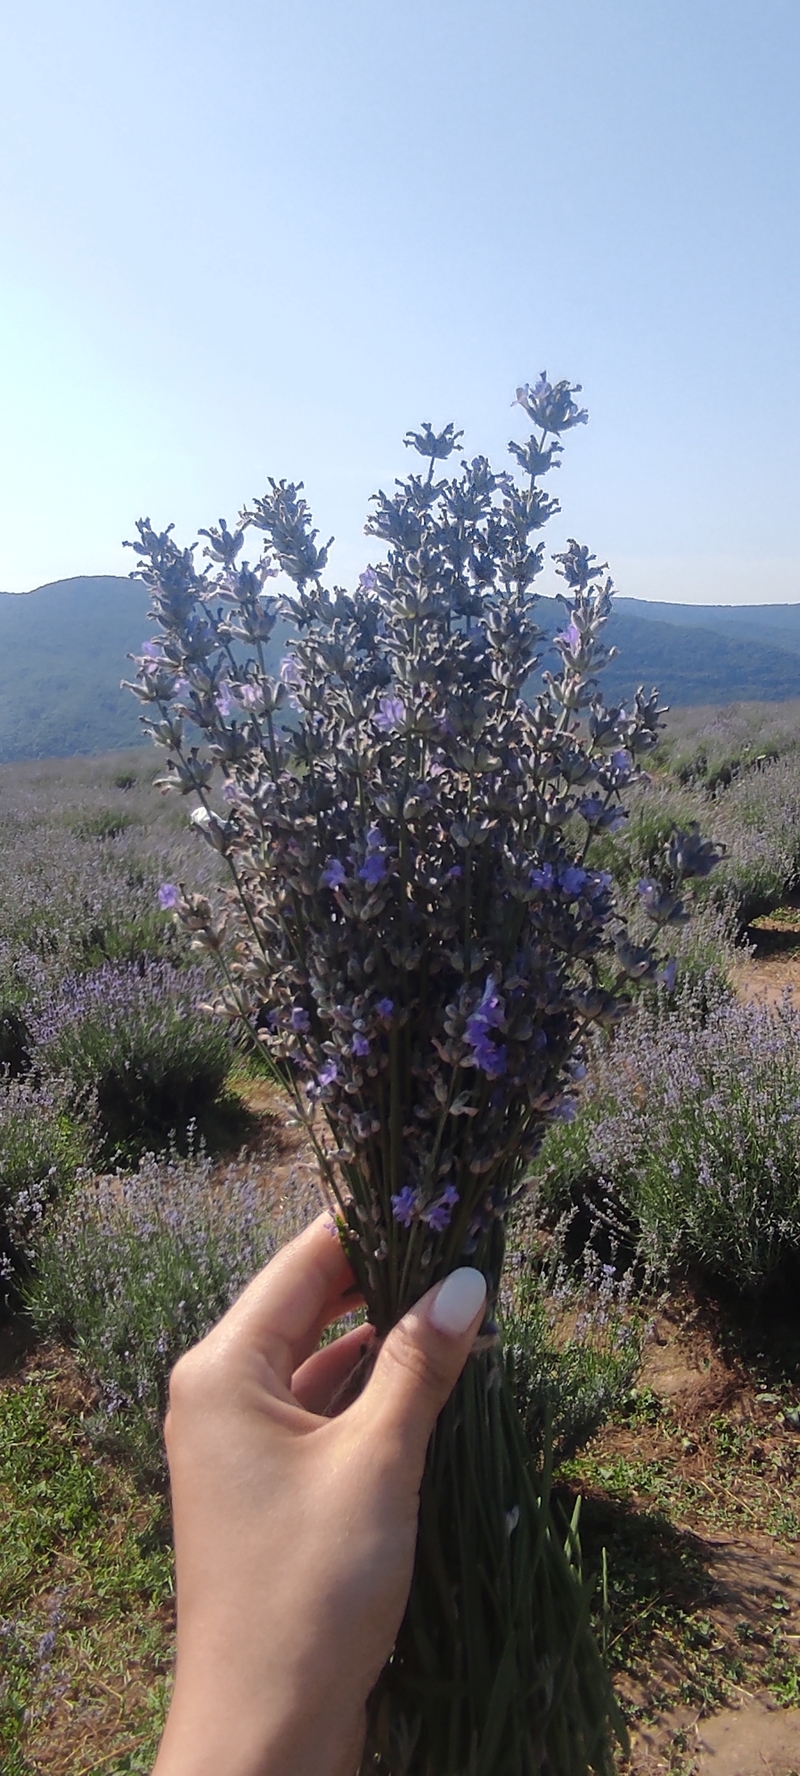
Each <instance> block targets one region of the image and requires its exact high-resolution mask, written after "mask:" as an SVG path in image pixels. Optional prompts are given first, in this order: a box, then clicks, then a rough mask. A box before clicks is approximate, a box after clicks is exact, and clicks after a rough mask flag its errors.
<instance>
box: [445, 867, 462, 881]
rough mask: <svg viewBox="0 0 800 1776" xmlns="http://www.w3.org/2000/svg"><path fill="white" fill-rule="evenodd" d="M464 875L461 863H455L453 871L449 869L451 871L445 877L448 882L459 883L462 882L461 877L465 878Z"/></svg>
mask: <svg viewBox="0 0 800 1776" xmlns="http://www.w3.org/2000/svg"><path fill="white" fill-rule="evenodd" d="M463 874H464V871H463V869H462V867H461V864H460V863H454V864H453V866H452V869H449V870H448V871H447V875H446V877H445V881H447V882H458V881H460V880H461V877H462V876H463Z"/></svg>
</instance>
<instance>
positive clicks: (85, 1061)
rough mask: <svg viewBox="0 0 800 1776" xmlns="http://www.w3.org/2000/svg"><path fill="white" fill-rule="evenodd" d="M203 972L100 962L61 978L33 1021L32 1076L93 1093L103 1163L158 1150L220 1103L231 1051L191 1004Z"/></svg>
mask: <svg viewBox="0 0 800 1776" xmlns="http://www.w3.org/2000/svg"><path fill="white" fill-rule="evenodd" d="M207 988H208V983H207V979H206V976H205V973H204V971H203V970H202V969H199V968H194V969H183V970H177V969H175V968H173V967H171V966H170V965H169V963H165V962H148V963H145V964H143V965H141V966H135V965H130V966H128V967H127V968H119V967H115V966H113V964H111V963H105V964H104V965H103V966H102V967H101V968H98V969H95V970H93V971H92V972H90V973H89V974H86V975H72V976H68V977H67V978H66V979H65V980H63V981H62V982H61V984H60V986H59V988H58V990H57V991H56V992H55V993H54V994H53V995H52V997H51V998H50V999H49V1001H48V1003H47V1005H46V1006H45V1008H44V1010H43V1011H42V1012H41V1013H40V1015H39V1016H38V1017H37V1018H34V1019H33V1020H32V1021H31V1034H32V1058H33V1063H34V1065H35V1067H36V1068H37V1070H39V1071H41V1072H42V1073H44V1074H45V1075H48V1076H50V1077H57V1078H64V1079H67V1080H69V1081H70V1084H71V1087H72V1092H73V1094H74V1095H77V1097H78V1098H79V1099H80V1098H81V1097H84V1096H85V1095H86V1094H87V1092H91V1094H92V1098H93V1101H94V1103H95V1105H96V1110H97V1116H98V1120H99V1125H100V1129H101V1131H102V1134H103V1136H104V1143H105V1151H106V1157H113V1156H114V1155H115V1154H118V1153H121V1154H125V1155H128V1156H130V1155H131V1154H132V1153H134V1152H137V1151H138V1152H141V1151H142V1149H143V1147H145V1146H146V1144H147V1143H148V1142H150V1143H153V1142H155V1143H157V1144H159V1145H161V1146H162V1147H163V1146H164V1145H165V1144H166V1141H167V1139H168V1137H169V1136H170V1134H171V1133H173V1132H181V1133H185V1131H186V1129H187V1127H188V1125H189V1124H190V1123H191V1122H193V1121H195V1120H196V1119H197V1118H198V1117H200V1116H202V1115H203V1114H204V1113H205V1112H206V1111H207V1110H208V1108H209V1106H211V1105H213V1103H214V1102H215V1100H216V1099H217V1098H218V1097H219V1095H220V1093H221V1091H222V1089H223V1086H224V1084H225V1078H226V1075H227V1073H228V1070H229V1067H230V1063H231V1056H232V1046H231V1041H230V1038H229V1035H228V1033H227V1031H226V1030H225V1028H224V1026H222V1025H221V1024H220V1023H219V1022H217V1021H214V1020H212V1019H211V1018H209V1017H208V1016H207V1015H206V1014H205V1013H204V1012H203V1011H202V1010H201V1009H200V1005H199V1001H200V1000H201V998H202V995H203V992H204V991H207Z"/></svg>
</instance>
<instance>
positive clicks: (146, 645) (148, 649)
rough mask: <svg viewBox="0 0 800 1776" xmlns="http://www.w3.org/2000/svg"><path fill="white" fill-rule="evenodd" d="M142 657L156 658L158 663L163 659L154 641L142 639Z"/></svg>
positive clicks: (146, 658) (147, 658)
mask: <svg viewBox="0 0 800 1776" xmlns="http://www.w3.org/2000/svg"><path fill="white" fill-rule="evenodd" d="M142 657H143V659H145V660H158V662H159V664H160V663H161V662H162V661H163V658H164V655H163V654H162V652H161V649H160V647H159V646H158V645H157V643H156V642H154V641H143V642H142Z"/></svg>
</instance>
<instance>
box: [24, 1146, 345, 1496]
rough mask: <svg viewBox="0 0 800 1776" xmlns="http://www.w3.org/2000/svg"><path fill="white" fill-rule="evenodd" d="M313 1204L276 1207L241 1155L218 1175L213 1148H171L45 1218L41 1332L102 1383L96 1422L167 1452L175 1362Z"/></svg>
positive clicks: (36, 1301) (138, 1446) (147, 1458)
mask: <svg viewBox="0 0 800 1776" xmlns="http://www.w3.org/2000/svg"><path fill="white" fill-rule="evenodd" d="M315 1206H316V1205H315ZM309 1212H311V1213H313V1212H315V1211H314V1209H311V1210H310V1211H309V1209H308V1207H307V1205H304V1204H303V1203H302V1202H300V1203H298V1205H297V1206H296V1207H294V1208H293V1207H291V1206H287V1205H285V1204H284V1205H282V1206H281V1208H280V1209H279V1210H276V1208H275V1206H274V1205H273V1204H270V1202H269V1201H268V1199H267V1197H266V1195H265V1192H264V1189H263V1186H262V1184H261V1183H260V1181H259V1178H258V1175H257V1173H256V1172H255V1171H254V1170H253V1169H252V1168H249V1167H248V1166H247V1165H246V1164H244V1163H243V1162H238V1163H236V1164H235V1165H231V1166H229V1167H228V1168H227V1170H226V1171H225V1172H224V1173H223V1174H222V1175H221V1176H219V1175H217V1174H215V1172H214V1168H213V1166H212V1163H211V1161H210V1159H209V1158H208V1157H207V1156H206V1155H204V1154H203V1153H199V1154H198V1153H197V1152H191V1153H190V1154H189V1156H188V1158H185V1159H181V1158H179V1157H178V1156H177V1155H176V1154H175V1152H174V1151H173V1152H172V1153H171V1154H170V1155H169V1156H168V1157H167V1158H166V1159H161V1160H158V1159H156V1158H154V1157H153V1156H152V1155H148V1156H146V1158H145V1159H144V1160H143V1161H142V1163H141V1165H140V1167H139V1169H138V1171H137V1172H135V1173H134V1174H132V1175H130V1176H127V1177H123V1176H117V1177H116V1178H112V1179H109V1178H106V1179H100V1180H99V1181H95V1182H87V1181H85V1182H83V1183H82V1184H81V1185H80V1186H79V1188H78V1189H77V1190H76V1191H75V1193H74V1195H73V1196H72V1198H71V1199H70V1201H69V1203H68V1204H67V1207H66V1209H65V1211H64V1212H63V1213H62V1214H59V1215H58V1216H53V1217H52V1218H51V1220H50V1221H49V1222H48V1223H46V1224H45V1226H44V1228H43V1230H42V1232H41V1234H40V1236H39V1239H38V1241H37V1249H36V1274H35V1279H34V1281H33V1283H32V1284H31V1287H30V1291H29V1298H28V1299H29V1311H30V1313H31V1315H32V1318H33V1320H34V1323H35V1325H36V1326H37V1328H38V1330H39V1331H40V1332H42V1333H46V1334H49V1335H51V1336H55V1337H61V1338H66V1339H68V1340H69V1342H70V1343H72V1344H74V1346H75V1347H76V1349H77V1352H78V1355H79V1357H80V1358H81V1360H82V1361H83V1362H84V1363H85V1365H86V1367H87V1368H88V1370H89V1373H90V1374H91V1376H92V1377H93V1379H94V1380H95V1382H96V1383H97V1385H98V1387H99V1389H100V1415H99V1420H98V1423H99V1424H100V1425H102V1426H104V1427H105V1430H106V1432H107V1433H109V1434H111V1435H113V1436H114V1437H115V1438H118V1439H119V1440H121V1441H122V1442H123V1443H127V1444H128V1445H129V1446H131V1447H132V1448H133V1449H134V1450H135V1452H136V1453H137V1455H138V1457H139V1460H140V1461H141V1463H142V1464H143V1465H144V1466H145V1467H146V1468H153V1467H157V1466H158V1465H159V1463H160V1461H161V1421H162V1418H163V1413H164V1409H165V1405H166V1389H167V1380H168V1377H169V1372H170V1369H171V1368H172V1365H173V1364H174V1363H175V1362H176V1360H177V1358H178V1357H179V1356H180V1355H181V1352H182V1351H184V1350H186V1349H187V1348H188V1346H189V1345H191V1344H194V1343H195V1342H196V1340H197V1339H199V1338H202V1337H203V1336H204V1335H205V1333H206V1332H207V1331H209V1329H210V1328H211V1326H213V1325H214V1324H215V1323H216V1321H217V1320H218V1319H219V1318H220V1316H221V1315H222V1314H223V1313H224V1312H225V1311H226V1309H227V1308H228V1307H229V1306H230V1304H231V1302H232V1301H233V1300H234V1299H235V1298H236V1296H237V1295H238V1294H239V1293H240V1292H241V1290H242V1289H243V1288H244V1286H245V1284H246V1283H247V1282H249V1280H250V1278H251V1277H252V1276H253V1275H254V1274H255V1272H256V1271H257V1270H258V1269H259V1268H260V1267H261V1265H263V1264H265V1263H266V1262H267V1260H268V1258H269V1257H270V1256H271V1255H272V1253H273V1252H274V1250H275V1249H276V1246H277V1244H278V1242H279V1240H280V1239H283V1238H285V1237H287V1236H288V1235H289V1234H291V1233H293V1232H296V1231H297V1230H298V1229H299V1226H300V1225H302V1223H303V1221H304V1220H305V1219H307V1218H308V1214H309Z"/></svg>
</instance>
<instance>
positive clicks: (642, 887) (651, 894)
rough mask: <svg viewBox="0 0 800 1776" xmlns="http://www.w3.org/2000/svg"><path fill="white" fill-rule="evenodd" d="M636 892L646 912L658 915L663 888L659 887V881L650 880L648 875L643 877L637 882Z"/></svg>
mask: <svg viewBox="0 0 800 1776" xmlns="http://www.w3.org/2000/svg"><path fill="white" fill-rule="evenodd" d="M636 892H637V894H638V895H639V897H640V899H641V902H642V906H643V907H644V909H645V912H646V913H654V914H656V915H657V914H658V910H659V903H660V901H661V889H660V888H659V886H658V883H657V882H651V881H649V880H648V878H647V877H642V880H641V881H640V882H637V884H636Z"/></svg>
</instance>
